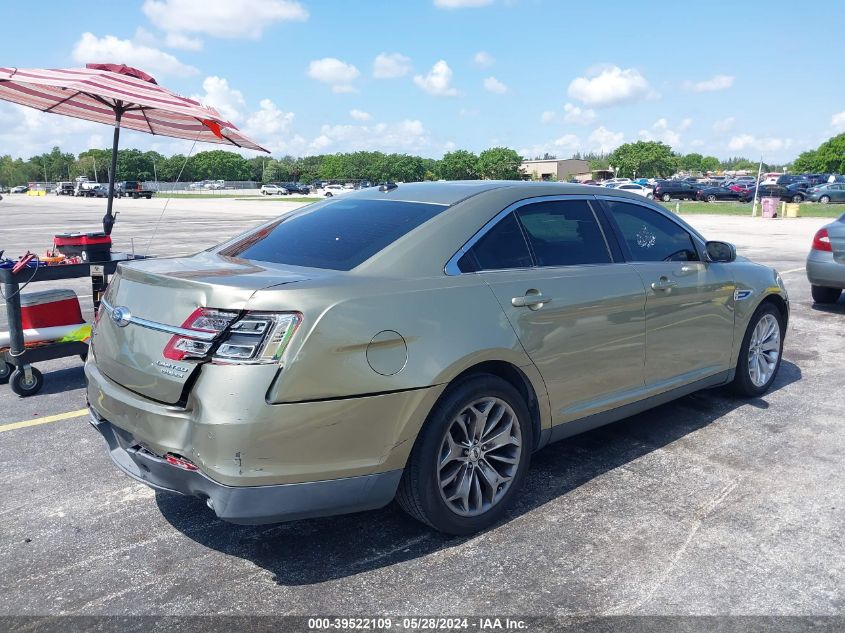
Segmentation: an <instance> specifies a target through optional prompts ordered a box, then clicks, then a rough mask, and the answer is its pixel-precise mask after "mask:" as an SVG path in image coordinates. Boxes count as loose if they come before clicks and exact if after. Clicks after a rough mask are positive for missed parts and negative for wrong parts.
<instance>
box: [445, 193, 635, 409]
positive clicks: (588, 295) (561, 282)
mask: <svg viewBox="0 0 845 633" xmlns="http://www.w3.org/2000/svg"><path fill="white" fill-rule="evenodd" d="M594 203H595V199H594V198H593V197H592V196H589V197H584V196H582V197H571V196H555V197H544V198H531V199H527V200H522V201H520V202H518V203H516V204H515V205H512V206H511V207H509V208H508V209H507V210H505V211H504V212H502V213H501V214H499V216H497V218H496V219H495V220H494V221H493V222H492V223H491V224H488V226H486V227H485V228H484V229H482V234H481V235H479V236H476V237H475V238H473V240H474V243H473V245H472V246H471V248H470V249H469V250H468V251H467V253H466V254H465V255H464V256H463V257H462V258H461V260H460V261H459V266H460V267H461V270H464V271H467V270H468V271H474V272H475V274H478V275H481V276H482V277H483V279H484V281H485V282H486V283H487V284H488V285H489V286H490V288H491V290H492V291H493V293H494V294H495V295H496V298H497V300H498V302H499V304H500V305H501V307H502V309H503V310H504V312H505V314H506V315H507V318H508V321H509V322H510V324H511V325H512V326H513V328H514V330H515V331H516V333H517V335H518V337H519V339H520V342H521V343H522V345H523V347H524V348H525V350H526V352H527V354H528V355H529V357H530V358H531V360H532V361H533V362H534V363H535V365H536V366H537V368H538V369H539V371H540V373H541V375H542V377H543V380H544V381H545V383H546V387H547V390H548V393H549V398H550V403H551V408H552V415H553V423H554V424H558V423H561V422H567V421H570V420H573V419H577V418H581V417H584V416H586V415H590V414H592V413H596V412H599V411H602V410H606V409H610V408H613V407H616V406H620V405H622V404H626V403H628V402H631V401H633V400H636V399H638V398H639V397H640V395H641V393H642V390H643V362H644V353H645V323H644V313H643V310H644V306H645V288H644V287H643V284H642V280H641V279H640V277H639V275H638V274H637V273H636V272H635V271H634V269H633V268H632V267H631V266H629V265H628V264H625V263H621V262H620V261H619V254H618V253H617V257H616V258H613V257H612V256H611V251H610V249H609V246H608V242H607V240H606V239H605V235H604V230H603V229H602V227H601V225H600V223H599V220H598V218H597V216H596V214H595V211H594V207H593V205H594Z"/></svg>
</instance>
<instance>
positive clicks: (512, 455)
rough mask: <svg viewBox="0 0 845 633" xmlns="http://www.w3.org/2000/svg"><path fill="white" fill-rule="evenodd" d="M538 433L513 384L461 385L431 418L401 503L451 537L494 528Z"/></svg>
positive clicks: (483, 377)
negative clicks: (451, 535)
mask: <svg viewBox="0 0 845 633" xmlns="http://www.w3.org/2000/svg"><path fill="white" fill-rule="evenodd" d="M533 429H534V427H533V424H532V422H531V413H530V412H529V409H528V406H527V404H526V402H525V398H524V396H523V395H522V394H521V393H520V392H519V391H518V390H517V389H516V388H515V387H514V386H513V385H512V384H511V383H509V382H508V381H506V380H504V379H503V378H501V377H499V376H494V375H491V374H481V373H480V374H475V375H471V376H467V377H465V378H462V379H459V380H458V381H457V382H455V383H454V384H452V385H450V386H449V387H448V388H447V389H446V391H445V392H444V393H443V395H442V396H441V397H440V399H439V400H438V401H437V403H436V404H435V405H434V407H432V409H431V412H430V413H429V415H428V417H427V418H426V421H425V423H424V424H423V427H422V429H421V430H420V434H419V436H418V437H417V439H416V441H415V442H414V448H413V450H412V451H411V454H410V456H409V458H408V463H407V464H406V465H405V469H404V472H403V473H402V480H401V481H400V483H399V489H398V490H397V492H396V500H397V501H398V502H399V505H400V506H401V507H402V509H403V510H405V512H407V513H408V514H410V515H411V516H412V517H414V518H415V519H417V520H418V521H422V522H423V523H426V524H427V525H430V526H431V527H433V528H435V529H437V530H440V531H441V532H446V533H447V534H473V533H475V532H478V531H480V530H484V529H486V528H488V527H490V526H492V525H494V524H495V523H496V522H497V521H498V520H499V519H500V518H501V517H502V515H503V514H504V513H505V512H506V511H507V508H508V506H509V505H510V503H511V502H512V501H513V499H514V497H515V496H516V495H517V494H518V491H519V488H520V486H521V485H522V481H523V480H524V479H525V473H526V471H527V470H528V466H529V463H530V461H531V450H532V448H533V446H534V440H533V437H534V430H533Z"/></svg>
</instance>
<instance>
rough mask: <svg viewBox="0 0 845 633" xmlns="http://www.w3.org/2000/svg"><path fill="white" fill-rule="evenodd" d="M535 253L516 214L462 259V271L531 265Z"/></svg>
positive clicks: (486, 236) (509, 215)
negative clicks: (530, 250) (531, 251)
mask: <svg viewBox="0 0 845 633" xmlns="http://www.w3.org/2000/svg"><path fill="white" fill-rule="evenodd" d="M532 263H533V262H532V260H531V253H530V252H529V251H528V245H527V244H526V243H525V237H524V236H523V234H522V229H521V228H520V226H519V222H517V220H516V218H515V217H514V214H513V213H509V214H508V215H506V216H505V217H504V218H502V219H501V220H499V222H498V223H496V225H495V226H493V227H492V228H491V229H490V230H489V231H487V232H486V233H485V234H484V235H482V236H481V238H479V240H478V241H477V242H476V243H475V244H474V245H473V246H472V248H470V249H469V250H468V251H467V252H466V253H464V255H463V256H462V257H461V258H460V259H459V260H458V268H459V269H460V270H461V272H464V273H472V272H478V271H480V270H505V269H508V268H530V267H531V265H532Z"/></svg>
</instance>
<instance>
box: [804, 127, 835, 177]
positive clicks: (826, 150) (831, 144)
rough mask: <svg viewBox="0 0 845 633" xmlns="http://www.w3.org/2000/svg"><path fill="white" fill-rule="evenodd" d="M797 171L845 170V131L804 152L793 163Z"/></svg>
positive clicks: (827, 171) (832, 171)
mask: <svg viewBox="0 0 845 633" xmlns="http://www.w3.org/2000/svg"><path fill="white" fill-rule="evenodd" d="M792 169H793V171H796V172H820V173H835V174H841V173H843V172H845V133H843V134H839V135H837V136H834V137H832V138H829V139H828V140H826V141H825V142H824V143H822V144H821V145H819V146H818V148H816V149H814V150H810V151H808V152H802V153H801V154H799V155H798V158H796V159H795V161H794V162H793V163H792Z"/></svg>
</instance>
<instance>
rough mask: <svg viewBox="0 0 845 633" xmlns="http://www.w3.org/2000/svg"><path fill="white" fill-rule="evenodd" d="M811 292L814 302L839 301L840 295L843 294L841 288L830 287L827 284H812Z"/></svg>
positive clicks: (827, 302)
mask: <svg viewBox="0 0 845 633" xmlns="http://www.w3.org/2000/svg"><path fill="white" fill-rule="evenodd" d="M810 293H811V294H812V295H813V303H824V304H829V303H836V302H837V301H839V295H841V294H842V289H841V288H828V287H827V286H810Z"/></svg>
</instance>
